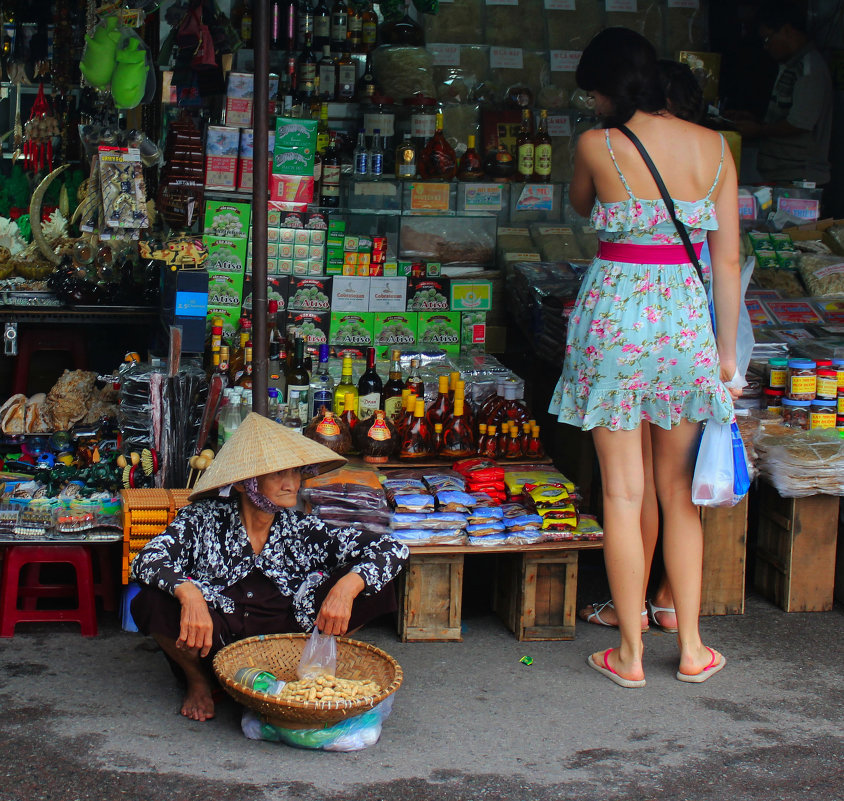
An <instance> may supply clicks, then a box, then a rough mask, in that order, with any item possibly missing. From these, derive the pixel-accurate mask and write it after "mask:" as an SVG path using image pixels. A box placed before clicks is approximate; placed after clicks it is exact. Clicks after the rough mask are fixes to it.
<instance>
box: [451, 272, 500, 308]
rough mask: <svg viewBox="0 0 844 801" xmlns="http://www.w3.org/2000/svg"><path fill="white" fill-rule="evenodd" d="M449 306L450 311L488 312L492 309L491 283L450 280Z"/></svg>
mask: <svg viewBox="0 0 844 801" xmlns="http://www.w3.org/2000/svg"><path fill="white" fill-rule="evenodd" d="M450 305H451V310H452V311H460V312H463V311H465V312H469V311H485V312H486V311H490V310H491V309H492V281H475V280H472V279H469V278H465V279H463V278H452V279H451V304H450Z"/></svg>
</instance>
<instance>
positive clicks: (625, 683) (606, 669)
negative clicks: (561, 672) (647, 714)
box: [586, 648, 685, 690]
mask: <svg viewBox="0 0 844 801" xmlns="http://www.w3.org/2000/svg"><path fill="white" fill-rule="evenodd" d="M614 650H615V648H608V649H607V650H606V651H604V659H603V662H604V664H603V665H599V664H598V663H597V662H596V661H595V660H594V659H593V658H592V654H589V656H587V657H586V664H587V665H589V667H591V668H592V670H597V671H598V673H600V674H601V675H603V676H606V677H607V678H608V679H609V680H610V681H611V682H613V683H614V684H617V685H618V686H619V687H625V688H626V689H628V690H630V689H634V688H635V687H644V686H645V680H644V679H625V678H624V676H619V674H618V673H617V671H615V670H613V669H612V668H611V667H610V663H609V656H610V654H611V653H612V652H613V651H614ZM684 675H685V674H684ZM677 677H678V678H679V673H678V675H677Z"/></svg>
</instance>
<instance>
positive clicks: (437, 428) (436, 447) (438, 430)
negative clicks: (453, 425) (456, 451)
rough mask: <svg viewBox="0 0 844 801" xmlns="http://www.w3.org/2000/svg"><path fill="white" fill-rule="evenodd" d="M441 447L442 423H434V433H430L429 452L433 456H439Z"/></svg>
mask: <svg viewBox="0 0 844 801" xmlns="http://www.w3.org/2000/svg"><path fill="white" fill-rule="evenodd" d="M442 447H443V424H442V423H434V433H433V435H432V440H431V453H433V454H434V456H439V453H440V451H441V450H442Z"/></svg>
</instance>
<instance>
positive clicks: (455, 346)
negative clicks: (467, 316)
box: [417, 312, 460, 353]
mask: <svg viewBox="0 0 844 801" xmlns="http://www.w3.org/2000/svg"><path fill="white" fill-rule="evenodd" d="M417 328H418V334H417V339H418V341H419V343H420V344H423V345H433V346H434V347H437V348H441V349H442V350H444V351H445V352H446V353H458V352H459V351H460V314H459V313H456V312H442V313H439V314H420V315H419V322H418V326H417Z"/></svg>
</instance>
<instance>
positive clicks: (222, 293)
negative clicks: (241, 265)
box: [208, 273, 243, 312]
mask: <svg viewBox="0 0 844 801" xmlns="http://www.w3.org/2000/svg"><path fill="white" fill-rule="evenodd" d="M242 301H243V274H242V273H241V274H239V275H235V274H232V273H218V274H216V275H209V276H208V308H209V312H210V309H211V308H212V307H214V308H217V309H235V308H236V309H238V310H240V305H241V303H242Z"/></svg>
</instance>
